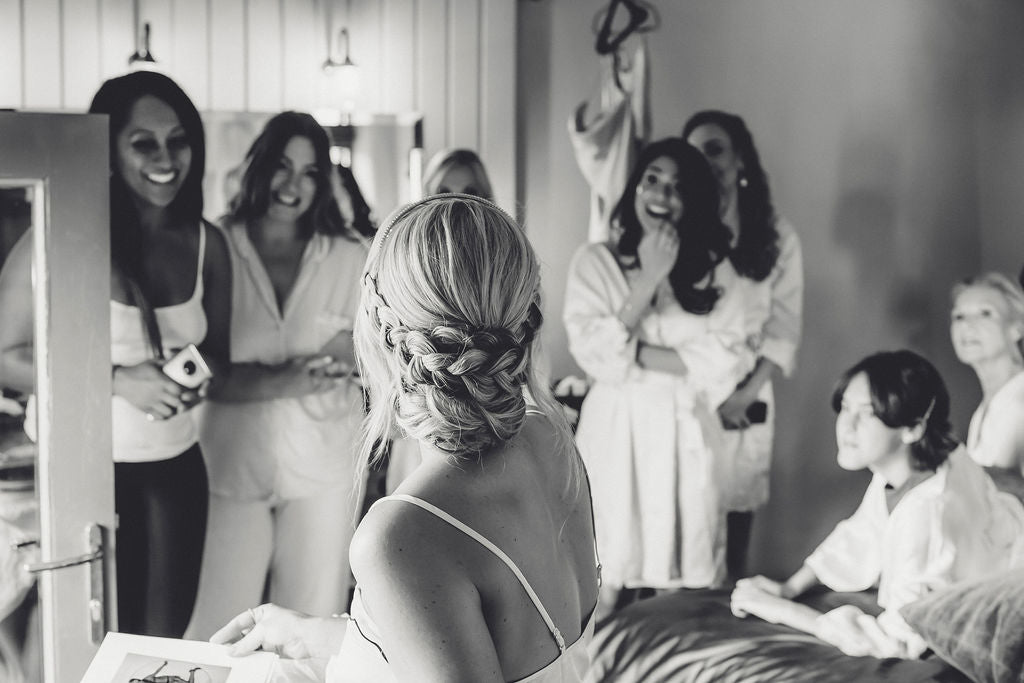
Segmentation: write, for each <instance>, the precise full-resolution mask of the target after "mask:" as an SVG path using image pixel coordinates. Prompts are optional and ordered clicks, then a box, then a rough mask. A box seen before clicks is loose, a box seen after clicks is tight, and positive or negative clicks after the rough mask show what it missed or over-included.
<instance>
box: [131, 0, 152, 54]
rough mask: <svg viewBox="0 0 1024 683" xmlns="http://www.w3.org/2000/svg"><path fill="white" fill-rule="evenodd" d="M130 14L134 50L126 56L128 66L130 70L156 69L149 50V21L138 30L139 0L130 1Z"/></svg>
mask: <svg viewBox="0 0 1024 683" xmlns="http://www.w3.org/2000/svg"><path fill="white" fill-rule="evenodd" d="M132 14H133V16H134V20H135V52H133V53H132V56H131V57H129V58H128V68H130V69H131V70H132V71H138V70H139V69H150V70H153V69H157V68H158V67H157V62H156V58H155V57H153V53H152V52H150V51H149V22H148V21H147V22H146V23H145V26H144V27H143V30H142V31H141V33H140V31H139V0H135V2H133V3H132ZM140 39H141V40H140Z"/></svg>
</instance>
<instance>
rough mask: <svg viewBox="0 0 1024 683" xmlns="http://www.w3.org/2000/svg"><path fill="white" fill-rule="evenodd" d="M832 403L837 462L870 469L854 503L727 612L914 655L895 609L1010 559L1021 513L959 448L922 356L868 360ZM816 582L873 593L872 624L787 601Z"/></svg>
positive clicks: (844, 645)
mask: <svg viewBox="0 0 1024 683" xmlns="http://www.w3.org/2000/svg"><path fill="white" fill-rule="evenodd" d="M832 407H833V409H835V410H836V412H837V413H838V417H837V418H836V442H837V445H838V448H839V453H838V456H837V459H838V462H839V465H840V466H841V467H842V468H843V469H847V470H859V469H863V468H868V469H869V470H871V471H872V472H873V473H874V477H873V479H872V480H871V483H870V484H869V485H868V488H867V491H866V493H865V494H864V499H863V500H862V501H861V504H860V507H859V508H857V511H856V512H854V514H853V516H851V517H850V518H848V519H846V520H844V521H842V522H840V523H839V524H838V525H837V526H836V528H835V530H833V531H832V533H831V534H829V536H828V537H827V538H826V539H825V540H824V542H822V544H821V545H819V546H818V548H817V549H816V550H815V551H814V552H813V553H811V555H810V557H808V558H807V559H806V560H805V561H804V565H803V567H801V568H800V569H799V570H798V571H797V572H796V573H795V574H794V575H793V576H791V577H790V578H789V579H788V580H787V581H785V582H783V583H779V582H777V581H773V580H771V579H768V578H766V577H764V576H755V577H753V578H749V579H743V580H741V581H739V582H737V584H736V589H735V590H734V591H733V594H732V611H733V613H734V614H736V615H737V616H741V617H742V616H746V615H748V614H752V615H754V616H758V617H761V618H762V619H764V620H766V621H770V622H775V623H783V624H786V625H788V626H791V627H793V628H796V629H799V630H802V631H806V632H808V633H811V634H814V635H816V636H817V637H819V638H821V639H822V640H824V641H826V642H829V643H831V644H833V645H835V646H836V647H838V648H839V649H841V650H842V651H843V652H845V653H846V654H848V655H852V656H861V655H871V656H875V657H902V658H905V659H912V658H916V657H918V656H920V655H921V653H922V652H923V651H924V650H925V644H924V641H923V640H922V639H921V638H920V637H919V636H918V635H917V634H916V633H914V632H913V631H912V630H911V629H910V627H909V626H907V624H906V622H904V621H903V619H902V617H901V616H900V615H899V612H898V610H899V608H900V607H902V606H903V605H905V604H907V603H909V602H912V601H914V600H915V599H917V598H919V597H921V596H922V595H924V594H925V593H928V592H929V591H933V590H935V589H937V588H941V587H943V586H946V585H949V584H951V583H954V582H957V581H961V580H964V579H970V578H975V577H979V576H982V575H985V574H988V573H993V572H997V571H999V570H1001V569H1004V568H1006V567H1008V566H1010V565H1011V563H1014V562H1016V558H1017V557H1018V556H1019V555H1020V554H1021V547H1020V546H1021V543H1022V541H1021V540H1020V539H1022V538H1024V536H1022V532H1024V507H1022V506H1021V504H1020V502H1019V501H1017V500H1016V499H1014V498H1012V497H1011V496H1010V495H1009V494H1005V493H1000V492H998V491H996V489H995V487H994V485H993V484H992V481H991V479H989V477H988V476H987V475H986V474H985V472H984V470H982V468H981V467H980V466H978V465H977V464H976V463H974V462H973V461H972V460H971V459H970V458H969V457H968V456H967V454H966V453H965V452H964V449H962V448H960V447H958V444H957V442H956V441H955V440H954V438H953V437H952V435H951V434H950V423H949V395H948V393H947V392H946V387H945V386H944V384H943V382H942V378H941V377H940V376H939V374H938V372H937V371H936V370H935V368H934V367H933V366H932V364H931V363H929V362H928V361H927V360H925V359H924V358H922V357H921V356H919V355H917V354H915V353H913V352H911V351H893V352H882V353H876V354H874V355H872V356H868V357H867V358H865V359H864V360H862V361H860V362H859V363H857V364H856V365H854V366H853V367H852V368H850V369H849V370H847V371H846V372H845V373H844V374H843V376H842V377H841V378H840V380H839V383H838V385H837V386H836V389H835V391H834V393H833V395H832ZM819 583H821V584H824V585H825V586H827V587H828V588H830V589H832V590H835V591H844V592H853V591H863V590H867V589H869V588H873V587H877V588H878V605H879V606H880V607H881V608H883V610H884V611H883V612H882V614H881V615H879V616H878V617H877V618H875V617H871V616H868V615H866V614H864V613H863V612H862V611H860V610H859V609H858V608H856V607H854V606H852V605H844V606H842V607H839V608H837V609H834V610H832V611H830V612H828V613H826V614H821V613H819V612H817V611H816V610H814V609H812V608H810V607H807V606H805V605H801V604H799V603H797V602H794V601H793V598H796V597H797V596H799V595H801V594H802V593H804V592H805V591H807V590H808V589H810V588H811V587H813V586H815V585H817V584H819Z"/></svg>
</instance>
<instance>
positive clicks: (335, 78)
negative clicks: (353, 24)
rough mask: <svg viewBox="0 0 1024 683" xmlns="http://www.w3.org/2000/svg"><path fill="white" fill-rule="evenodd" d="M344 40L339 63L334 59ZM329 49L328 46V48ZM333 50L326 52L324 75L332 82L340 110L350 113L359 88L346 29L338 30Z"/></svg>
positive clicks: (357, 72)
mask: <svg viewBox="0 0 1024 683" xmlns="http://www.w3.org/2000/svg"><path fill="white" fill-rule="evenodd" d="M342 39H344V47H345V49H344V52H343V53H342V54H343V57H342V59H341V61H338V60H336V59H335V58H334V55H336V54H338V53H339V52H340V49H339V48H340V47H341V42H342ZM329 47H330V46H329ZM333 47H334V49H332V50H328V54H327V59H326V60H325V61H324V63H323V70H324V73H325V74H326V75H327V76H328V77H329V79H330V80H331V81H332V84H333V85H332V87H333V88H334V89H336V92H337V97H338V98H339V99H340V102H341V106H340V109H342V110H345V111H351V110H352V109H353V108H354V102H353V100H352V98H353V96H354V95H355V92H356V90H357V89H358V87H359V67H358V66H357V65H356V63H355V62H353V61H352V58H351V57H350V56H349V52H348V49H349V36H348V29H347V28H340V29H338V34H337V36H336V37H335V40H334V46H333Z"/></svg>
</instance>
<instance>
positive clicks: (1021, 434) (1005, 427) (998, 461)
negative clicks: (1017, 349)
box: [967, 372, 1024, 475]
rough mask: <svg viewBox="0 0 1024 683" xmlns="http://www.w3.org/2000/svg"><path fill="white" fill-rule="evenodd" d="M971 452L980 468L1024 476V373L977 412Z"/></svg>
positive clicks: (969, 443) (969, 435)
mask: <svg viewBox="0 0 1024 683" xmlns="http://www.w3.org/2000/svg"><path fill="white" fill-rule="evenodd" d="M967 452H968V453H970V455H971V458H973V459H974V461H975V462H976V463H978V464H979V465H984V466H985V467H993V466H995V467H1005V468H1013V469H1017V470H1019V471H1020V473H1021V474H1022V475H1024V372H1021V373H1018V374H1017V375H1015V376H1014V377H1013V378H1011V379H1010V381H1008V382H1007V383H1006V384H1004V385H1003V386H1002V387H1000V388H999V391H997V392H996V393H995V395H993V396H992V398H991V400H990V401H989V402H988V403H987V404H984V403H983V404H982V405H980V406H978V409H977V410H975V411H974V415H972V416H971V424H970V426H969V427H968V429H967Z"/></svg>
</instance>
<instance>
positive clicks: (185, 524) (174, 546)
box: [114, 444, 209, 638]
mask: <svg viewBox="0 0 1024 683" xmlns="http://www.w3.org/2000/svg"><path fill="white" fill-rule="evenodd" d="M114 488H115V505H116V511H117V520H118V524H117V605H118V609H117V617H118V621H119V624H118V630H119V631H121V632H123V633H138V634H142V635H151V636H166V637H171V638H180V637H181V636H182V634H184V633H185V627H186V626H188V621H189V619H190V618H191V616H192V607H193V605H194V604H195V600H196V590H197V589H198V587H199V566H200V564H201V563H202V557H203V541H204V539H205V537H206V512H207V508H208V507H209V490H208V485H207V479H206V465H205V464H204V463H203V456H202V453H200V451H199V445H198V444H197V445H194V446H192V447H191V448H189V449H188V450H187V451H185V452H184V453H182V454H181V455H179V456H177V457H174V458H171V459H170V460H157V461H154V462H137V463H136V462H117V463H114Z"/></svg>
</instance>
